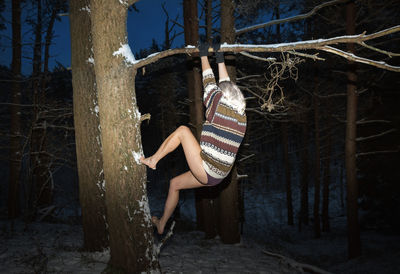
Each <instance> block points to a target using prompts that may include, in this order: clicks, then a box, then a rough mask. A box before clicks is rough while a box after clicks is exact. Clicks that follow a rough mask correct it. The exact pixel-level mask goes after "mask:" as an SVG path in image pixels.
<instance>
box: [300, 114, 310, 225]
mask: <svg viewBox="0 0 400 274" xmlns="http://www.w3.org/2000/svg"><path fill="white" fill-rule="evenodd" d="M303 118H304V121H303V124H302V146H303V148H302V149H301V182H300V193H301V196H300V217H299V231H301V225H302V224H305V225H308V179H309V170H308V146H309V138H308V134H309V123H308V115H307V113H305V114H304V116H303Z"/></svg>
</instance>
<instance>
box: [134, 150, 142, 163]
mask: <svg viewBox="0 0 400 274" xmlns="http://www.w3.org/2000/svg"><path fill="white" fill-rule="evenodd" d="M132 156H133V159H135V162H136V164H138V165H141V164H142V163H141V162H140V158H141V157H142V156H144V155H143V152H142V151H139V152H136V151H133V150H132Z"/></svg>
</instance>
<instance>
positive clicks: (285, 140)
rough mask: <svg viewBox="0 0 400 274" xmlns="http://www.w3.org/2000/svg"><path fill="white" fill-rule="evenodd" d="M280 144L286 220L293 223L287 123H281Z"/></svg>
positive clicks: (289, 223) (290, 223)
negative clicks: (283, 174)
mask: <svg viewBox="0 0 400 274" xmlns="http://www.w3.org/2000/svg"><path fill="white" fill-rule="evenodd" d="M282 146H283V162H284V164H283V165H284V167H285V181H286V209H287V222H288V225H293V203H292V182H291V173H290V169H291V165H290V158H289V138H288V125H287V124H286V123H285V122H283V123H282Z"/></svg>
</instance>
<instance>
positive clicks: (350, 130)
mask: <svg viewBox="0 0 400 274" xmlns="http://www.w3.org/2000/svg"><path fill="white" fill-rule="evenodd" d="M355 19H356V11H355V3H354V1H351V2H349V3H348V4H347V5H346V33H347V34H348V35H352V34H355V25H356V23H355ZM347 50H348V51H349V52H352V53H354V52H355V47H354V44H348V45H347ZM356 82H357V74H356V68H355V64H354V63H353V62H349V67H348V71H347V113H346V141H345V157H346V181H347V234H348V235H347V240H348V256H349V258H355V257H358V256H359V255H361V240H360V227H359V223H358V204H357V200H358V182H357V164H356V149H357V147H356V137H357V124H356V122H357V102H358V97H357V90H356Z"/></svg>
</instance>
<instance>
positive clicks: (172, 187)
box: [169, 178, 179, 191]
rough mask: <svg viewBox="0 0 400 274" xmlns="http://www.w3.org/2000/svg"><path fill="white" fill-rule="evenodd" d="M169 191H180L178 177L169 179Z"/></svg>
mask: <svg viewBox="0 0 400 274" xmlns="http://www.w3.org/2000/svg"><path fill="white" fill-rule="evenodd" d="M169 191H179V182H178V180H177V179H176V178H172V179H171V180H170V181H169Z"/></svg>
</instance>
